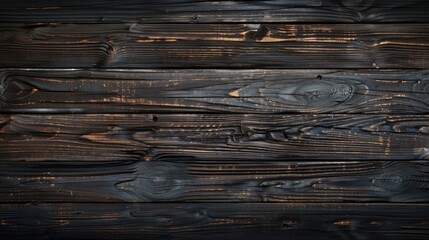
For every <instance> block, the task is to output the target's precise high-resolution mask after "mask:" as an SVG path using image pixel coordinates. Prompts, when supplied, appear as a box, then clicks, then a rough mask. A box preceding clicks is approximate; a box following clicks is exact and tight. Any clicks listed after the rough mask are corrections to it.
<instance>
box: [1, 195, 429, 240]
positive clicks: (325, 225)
mask: <svg viewBox="0 0 429 240" xmlns="http://www.w3.org/2000/svg"><path fill="white" fill-rule="evenodd" d="M0 208H1V209H2V211H1V212H0V218H1V222H0V223H1V226H0V233H1V234H2V237H5V238H7V239H10V238H13V239H28V236H31V237H32V239H76V238H79V239H115V240H116V239H118V238H121V239H123V238H126V239H142V238H144V239H219V238H221V239H231V240H232V239H255V240H256V239H266V238H269V239H285V238H286V239H288V238H293V239H300V240H301V239H302V240H306V239H315V238H317V239H322V240H325V239H326V240H331V239H415V240H420V239H421V240H426V239H427V231H428V229H429V225H428V221H427V209H428V208H429V205H428V204H413V205H403V204H389V205H385V204H309V203H305V204H300V203H295V204H270V203H263V204H248V203H241V204H234V203H229V204H228V203H214V204H201V203H200V204H197V203H192V204H183V203H182V204H180V203H174V204H165V203H164V204H163V203H152V204H151V203H145V204H121V203H113V204H102V203H96V204H70V203H67V204H37V203H33V204H25V205H24V204H2V205H0ZM23 219H28V220H27V222H23Z"/></svg>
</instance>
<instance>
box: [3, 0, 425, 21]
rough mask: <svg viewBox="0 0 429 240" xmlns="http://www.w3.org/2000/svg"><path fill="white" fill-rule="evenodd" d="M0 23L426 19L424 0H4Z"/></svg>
mask: <svg viewBox="0 0 429 240" xmlns="http://www.w3.org/2000/svg"><path fill="white" fill-rule="evenodd" d="M2 4H3V5H2V6H1V8H0V22H12V23H16V22H20V23H34V22H37V23H51V22H61V23H119V22H142V23H167V22H169V23H220V22H301V23H302V22H312V23H314V22H345V23H350V22H429V15H428V14H427V12H428V10H429V4H428V2H427V1H425V0H406V1H404V0H395V1H385V0H375V1H374V0H364V1H356V0H287V1H285V0H274V1H189V0H186V1H184V0H174V1H172V0H157V1H148V0H145V1H137V0H124V1H113V0H104V1H95V2H94V1H92V2H88V1H82V0H80V1H76V0H75V1H67V0H63V1H58V0H43V1H42V0H39V1H29V0H26V1H23V0H20V1H10V0H3V1H2Z"/></svg>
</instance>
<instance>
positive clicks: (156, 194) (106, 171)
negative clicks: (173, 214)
mask: <svg viewBox="0 0 429 240" xmlns="http://www.w3.org/2000/svg"><path fill="white" fill-rule="evenodd" d="M428 174H429V162H428V161H413V162H399V161H396V162H392V161H383V162H380V161H366V162H365V161H364V162H359V161H357V162H353V161H349V162H337V161H324V162H314V161H313V162H312V161H309V162H307V161H303V162H270V161H265V162H263V163H262V162H246V161H243V162H234V161H223V162H203V161H192V160H190V161H180V162H179V161H177V160H175V159H172V160H170V161H163V162H159V161H150V162H144V161H119V162H116V161H108V162H84V163H77V162H63V161H53V162H38V163H29V162H26V163H24V162H9V163H0V202H8V203H9V202H10V203H19V202H118V201H119V202H428V201H429V185H428V183H427V176H428Z"/></svg>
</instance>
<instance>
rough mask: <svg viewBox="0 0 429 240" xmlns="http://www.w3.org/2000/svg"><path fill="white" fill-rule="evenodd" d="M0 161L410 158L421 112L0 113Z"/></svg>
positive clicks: (423, 137)
mask: <svg viewBox="0 0 429 240" xmlns="http://www.w3.org/2000/svg"><path fill="white" fill-rule="evenodd" d="M0 126H1V129H0V160H14V161H21V160H26V161H42V160H70V161H72V160H80V161H90V160H97V161H103V160H146V161H150V160H162V159H165V158H168V157H173V156H174V157H191V158H196V159H201V160H216V159H222V158H224V159H229V160H249V159H257V160H260V161H261V164H263V162H264V161H267V160H290V159H302V160H306V159H320V160H322V159H326V160H331V159H335V160H341V159H344V160H353V159H355V160H362V159H367V160H375V159H386V160H413V159H428V157H429V150H428V149H429V148H428V146H429V117H428V116H426V115H397V116H394V115H348V114H346V115H344V114H336V115H332V114H328V115H322V114H319V115H311V114H296V115H253V114H229V115H226V114H217V115H215V114H156V115H155V114H71V115H70V114H65V115H58V114H55V115H3V116H2V117H1V119H0Z"/></svg>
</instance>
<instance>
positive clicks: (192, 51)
mask: <svg viewBox="0 0 429 240" xmlns="http://www.w3.org/2000/svg"><path fill="white" fill-rule="evenodd" d="M428 38H429V25H428V24H383V25H382V27H380V25H374V24H298V25H297V24H254V23H252V24H137V23H127V24H42V25H34V26H26V27H17V26H15V27H14V26H8V25H2V26H1V27H0V45H1V46H2V47H1V48H0V56H2V58H0V65H1V66H2V67H42V68H49V67H56V68H61V67H66V68H67V67H74V68H80V67H82V68H91V67H98V68H112V67H119V68H120V67H124V68H305V69H309V68H413V69H415V68H428V67H429V44H428V42H427V39H428Z"/></svg>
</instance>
